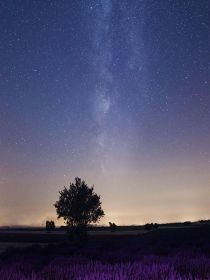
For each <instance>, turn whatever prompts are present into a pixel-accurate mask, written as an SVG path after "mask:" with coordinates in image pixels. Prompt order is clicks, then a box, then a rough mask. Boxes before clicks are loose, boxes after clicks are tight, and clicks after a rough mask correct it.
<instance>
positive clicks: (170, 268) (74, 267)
mask: <svg viewBox="0 0 210 280" xmlns="http://www.w3.org/2000/svg"><path fill="white" fill-rule="evenodd" d="M6 237H8V239H9V240H10V241H11V239H12V238H13V241H15V242H16V243H14V244H16V245H20V248H8V249H7V250H6V251H5V252H3V253H2V254H1V259H0V279H5V280H18V279H20V280H29V279H30V280H32V279H33V280H35V279H36V280H57V279H66V280H67V279H68V280H76V279H77V280H82V279H84V280H99V279H101V280H126V279H128V280H137V279H138V280H145V279H148V280H149V279H151V280H154V279H155V280H156V279H158V280H161V279H169V280H175V279H176V280H181V279H182V280H201V279H210V242H209V240H210V226H208V225H202V226H198V227H185V228H184V227H183V228H170V229H169V228H168V229H167V228H165V229H164V228H163V229H158V230H156V231H151V232H148V233H146V234H139V233H137V232H136V234H135V235H134V234H133V235H130V234H128V233H127V234H123V233H122V234H121V235H119V234H118V235H115V234H114V235H106V234H104V235H101V234H96V235H93V234H92V235H90V236H89V242H88V243H87V244H85V245H80V246H78V245H76V244H71V243H69V242H67V240H66V239H65V238H66V237H65V235H63V234H61V233H59V234H58V233H55V234H53V233H50V234H44V233H40V232H37V233H29V232H28V233H19V235H17V233H16V240H15V233H14V232H13V233H10V235H9V233H4V234H3V233H2V232H1V233H0V238H1V240H2V239H3V240H4V241H6ZM21 238H22V239H21ZM24 238H26V239H27V241H28V242H32V241H33V244H34V245H33V246H32V247H24V246H26V244H25V243H24V242H23V241H24ZM47 238H48V241H49V242H48V243H46V240H47ZM56 239H57V240H56ZM21 240H22V242H21ZM7 241H8V240H7ZM38 241H39V244H38V243H37V242H38ZM55 241H56V242H55ZM62 241H63V242H62ZM9 243H10V242H9ZM5 244H7V245H8V242H7V243H5ZM10 244H11V243H10ZM21 244H22V246H21Z"/></svg>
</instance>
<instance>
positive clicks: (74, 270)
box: [0, 252, 210, 280]
mask: <svg viewBox="0 0 210 280" xmlns="http://www.w3.org/2000/svg"><path fill="white" fill-rule="evenodd" d="M38 261H39V260H38V259H28V260H26V259H25V260H24V259H23V260H19V261H15V262H13V263H7V264H4V265H1V266H0V275H1V279H4V280H29V279H31V280H32V279H33V280H58V279H68V280H127V279H129V280H137V279H138V280H140V279H141V280H146V279H148V280H149V279H151V280H156V279H157V280H159V279H169V280H181V279H182V280H187V279H189V280H193V279H194V280H201V279H210V259H209V258H207V257H205V256H202V255H201V256H193V255H185V254H182V253H181V252H180V254H178V255H176V256H173V257H157V256H152V255H150V256H145V257H143V258H142V259H141V260H138V261H128V262H119V263H110V262H102V261H91V260H90V259H88V258H85V257H82V256H76V257H57V258H55V259H54V260H52V261H51V262H50V263H48V264H47V265H45V266H44V267H43V268H42V269H41V270H39V269H37V263H38Z"/></svg>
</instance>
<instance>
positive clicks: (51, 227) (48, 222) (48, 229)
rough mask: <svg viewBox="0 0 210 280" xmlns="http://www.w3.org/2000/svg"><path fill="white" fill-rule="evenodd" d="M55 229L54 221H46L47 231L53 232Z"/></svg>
mask: <svg viewBox="0 0 210 280" xmlns="http://www.w3.org/2000/svg"><path fill="white" fill-rule="evenodd" d="M53 229H55V222H54V221H46V230H47V231H51V230H53Z"/></svg>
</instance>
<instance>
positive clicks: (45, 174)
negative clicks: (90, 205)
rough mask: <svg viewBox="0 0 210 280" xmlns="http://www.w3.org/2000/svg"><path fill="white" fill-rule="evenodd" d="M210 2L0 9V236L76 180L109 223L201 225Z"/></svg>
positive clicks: (207, 164) (205, 197) (208, 176)
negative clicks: (0, 229) (91, 190)
mask: <svg viewBox="0 0 210 280" xmlns="http://www.w3.org/2000/svg"><path fill="white" fill-rule="evenodd" d="M209 34H210V1H209V0H199V1H198V0H120V1H117V0H92V1H91V0H81V1H77V0H72V1H70V0H44V1H43V0H30V1H28V0H2V1H0V225H9V224H21V225H22V224H27V225H41V224H43V223H44V222H45V221H46V219H49V218H52V219H54V220H55V222H56V224H57V225H58V224H59V223H60V222H59V223H58V221H57V220H56V211H55V208H54V206H53V203H55V201H56V200H57V199H58V196H59V193H58V191H59V190H61V189H62V188H63V187H64V185H66V186H67V185H69V183H70V182H72V181H74V177H76V176H79V177H81V178H82V179H84V180H85V181H86V182H87V184H88V185H90V186H91V185H93V184H94V185H95V191H96V192H97V193H98V194H100V195H101V200H102V206H103V209H104V211H105V214H106V216H105V217H104V218H103V219H102V220H101V223H102V224H107V223H108V221H112V222H115V223H117V224H143V223H145V222H172V221H185V220H199V219H208V218H210V35H209Z"/></svg>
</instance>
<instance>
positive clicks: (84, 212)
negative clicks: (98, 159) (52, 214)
mask: <svg viewBox="0 0 210 280" xmlns="http://www.w3.org/2000/svg"><path fill="white" fill-rule="evenodd" d="M59 193H60V197H59V200H58V201H56V203H55V204H54V206H55V208H56V212H57V215H58V218H61V217H62V218H63V219H64V221H65V223H66V224H67V226H68V232H69V237H70V238H76V239H77V240H80V241H81V240H82V239H86V237H87V234H86V233H87V226H88V225H89V224H90V223H96V222H98V221H99V220H100V218H101V217H103V216H104V211H103V210H102V208H101V202H100V196H99V195H97V194H96V193H94V186H92V187H88V185H87V184H86V183H85V181H82V180H81V179H80V178H78V177H76V178H75V183H70V186H69V188H68V189H67V188H66V187H64V189H63V190H62V191H59Z"/></svg>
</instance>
